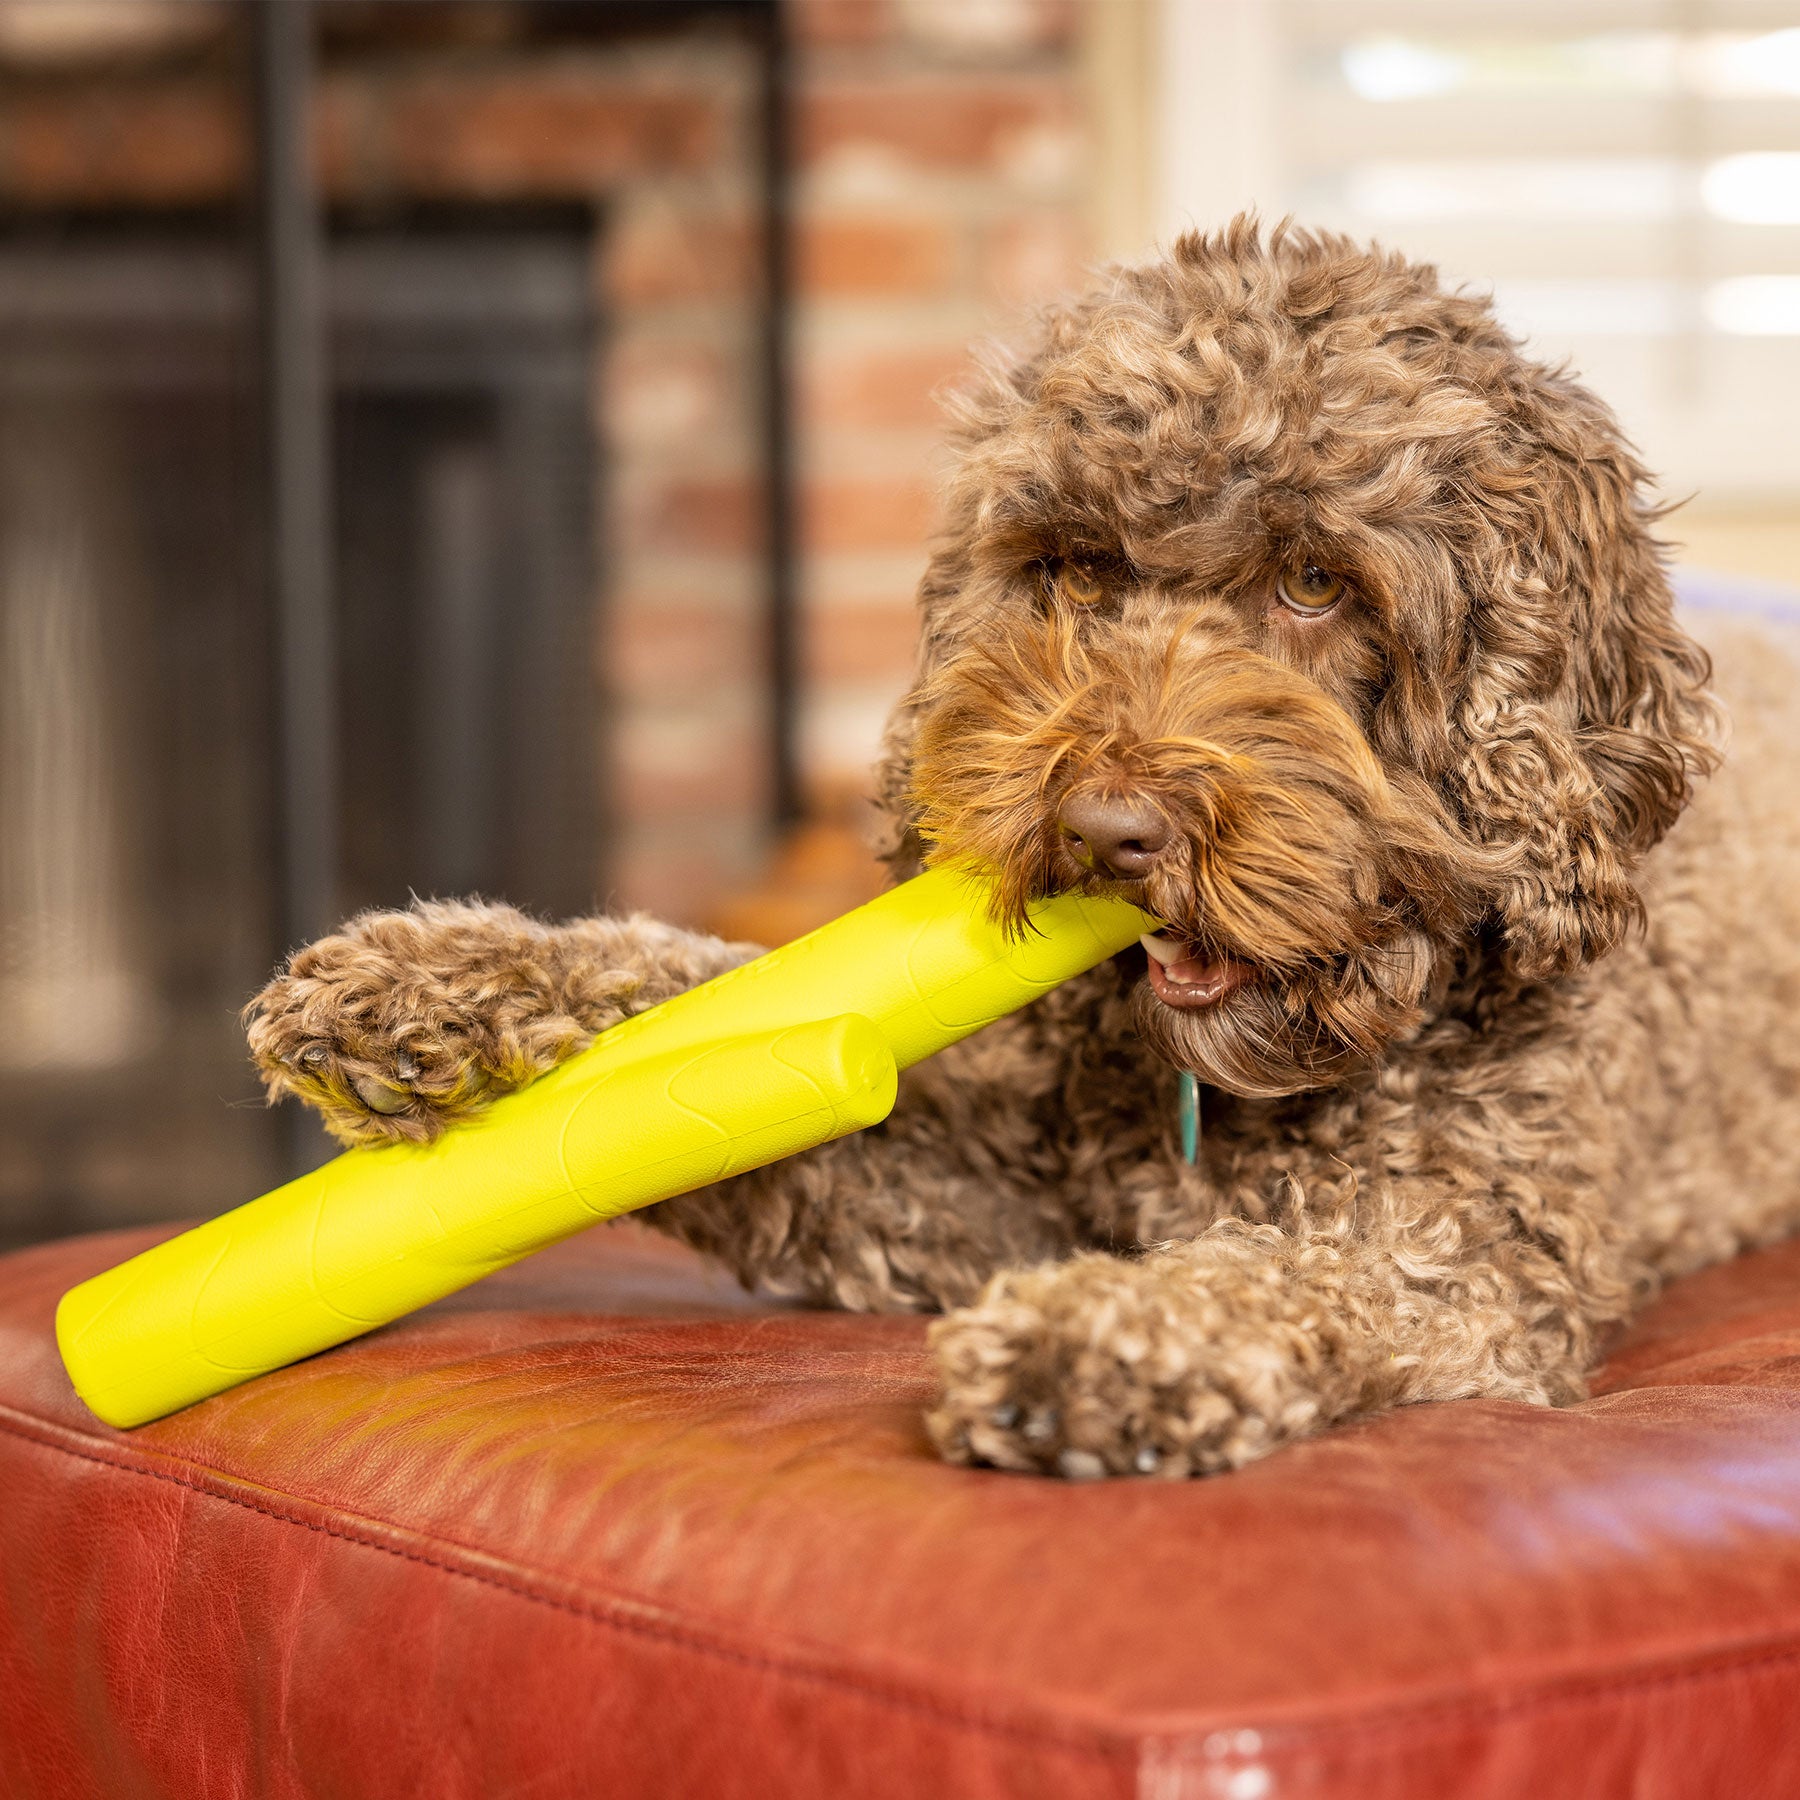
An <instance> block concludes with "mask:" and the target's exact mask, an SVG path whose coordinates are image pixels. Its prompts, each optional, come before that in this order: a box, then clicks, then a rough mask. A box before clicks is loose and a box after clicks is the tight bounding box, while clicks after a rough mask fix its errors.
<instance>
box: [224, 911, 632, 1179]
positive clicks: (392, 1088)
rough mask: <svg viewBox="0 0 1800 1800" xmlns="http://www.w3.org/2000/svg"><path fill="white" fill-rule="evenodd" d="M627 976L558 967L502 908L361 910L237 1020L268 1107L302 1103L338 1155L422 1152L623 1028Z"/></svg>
mask: <svg viewBox="0 0 1800 1800" xmlns="http://www.w3.org/2000/svg"><path fill="white" fill-rule="evenodd" d="M642 985H643V978H642V975H641V973H640V972H638V971H634V970H631V969H628V968H618V969H611V970H608V969H605V968H604V967H602V968H598V969H596V968H594V967H591V966H588V967H580V966H576V967H571V966H569V958H568V957H567V956H566V955H565V954H563V953H562V951H561V948H560V945H559V942H558V939H557V937H556V934H555V932H554V929H553V928H551V927H547V926H542V925H539V924H537V923H536V922H535V921H533V920H531V919H528V918H526V917H525V916H524V915H523V914H521V913H518V912H515V911H513V910H512V909H511V908H509V907H497V906H482V905H479V904H470V905H457V904H451V903H441V902H432V903H424V904H421V905H418V906H415V907H414V908H413V910H412V911H410V912H403V913H401V912H392V913H365V914H364V915H362V916H361V917H360V918H357V919H353V920H352V921H351V922H350V924H348V925H347V926H345V928H344V929H343V931H342V932H340V933H338V934H337V935H335V936H333V937H328V938H322V939H320V940H319V941H318V942H317V943H315V944H311V945H309V946H307V948H306V949H304V950H301V951H298V952H296V953H295V955H294V957H293V958H292V960H291V961H290V962H289V963H288V966H287V967H286V968H285V969H283V970H282V971H281V972H280V973H279V974H278V975H276V977H275V979H274V980H273V981H271V982H270V983H269V984H268V986H267V987H265V988H264V989H263V991H262V992H261V993H260V994H258V995H257V997H256V998H255V999H254V1000H252V1001H251V1002H250V1005H249V1006H248V1007H247V1008H246V1009H245V1020H246V1025H247V1034H248V1038H249V1043H250V1052H251V1055H252V1057H253V1058H254V1060H255V1062H256V1066H257V1070H258V1073H259V1074H260V1075H261V1077H262V1080H263V1085H264V1086H265V1087H266V1088H267V1089H268V1091H269V1097H270V1098H271V1100H274V1099H279V1098H280V1097H281V1096H282V1095H284V1094H292V1095H294V1096H295V1097H296V1098H297V1099H299V1100H302V1101H304V1102H305V1103H306V1104H307V1105H309V1106H312V1107H315V1108H316V1109H317V1110H318V1112H319V1114H320V1116H321V1118H322V1119H323V1120H324V1123H325V1126H326V1129H327V1130H328V1131H330V1132H331V1134H332V1136H333V1137H335V1138H336V1139H337V1140H338V1141H339V1142H340V1143H343V1144H367V1143H382V1142H395V1141H403V1140H409V1141H412V1142H415V1143H421V1142H424V1141H426V1140H428V1139H430V1138H432V1137H434V1136H435V1135H436V1134H437V1133H438V1132H439V1131H440V1130H441V1129H442V1128H443V1127H444V1126H446V1125H448V1124H452V1123H454V1122H455V1121H456V1120H458V1119H460V1118H463V1117H466V1116H467V1115H468V1114H470V1113H472V1112H474V1111H476V1110H477V1109H478V1108H480V1107H481V1106H483V1105H485V1104H486V1103H487V1102H488V1101H489V1100H490V1099H492V1098H493V1097H494V1096H495V1095H497V1094H501V1093H505V1092H507V1091H508V1090H510V1089H512V1088H516V1087H520V1086H522V1085H523V1084H524V1083H525V1082H527V1081H529V1080H531V1079H532V1078H533V1077H534V1076H535V1075H538V1074H541V1073H542V1072H543V1071H544V1070H546V1069H549V1068H552V1067H554V1066H555V1065H556V1064H557V1063H559V1062H561V1061H562V1060H563V1059H564V1058H565V1057H567V1056H569V1055H570V1054H572V1053H573V1052H574V1051H575V1050H578V1049H580V1048H581V1047H582V1046H583V1045H585V1044H586V1043H587V1042H588V1041H589V1039H590V1038H591V1037H592V1035H593V1034H594V1032H595V1031H597V1030H599V1029H601V1028H603V1027H604V1026H605V1025H607V1024H610V1023H612V1022H613V1021H614V1020H616V1019H618V1018H620V1017H623V1016H624V1013H625V1010H626V1006H627V1002H628V1001H629V1000H630V998H631V997H632V996H633V995H635V994H636V993H637V992H638V991H639V990H640V988H641V987H642Z"/></svg>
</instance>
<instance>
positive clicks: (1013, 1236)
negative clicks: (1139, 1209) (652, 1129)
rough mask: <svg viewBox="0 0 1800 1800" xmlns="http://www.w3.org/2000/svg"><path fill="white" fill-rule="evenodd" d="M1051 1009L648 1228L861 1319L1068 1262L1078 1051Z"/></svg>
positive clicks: (992, 1034)
mask: <svg viewBox="0 0 1800 1800" xmlns="http://www.w3.org/2000/svg"><path fill="white" fill-rule="evenodd" d="M1053 1003H1054V1001H1053V1002H1052V1003H1050V1004H1053ZM1046 1004H1047V1003H1046V1002H1042V1001H1040V1002H1039V1003H1038V1005H1037V1006H1034V1007H1031V1008H1028V1009H1027V1010H1026V1011H1025V1012H1023V1013H1018V1014H1014V1015H1013V1016H1012V1017H1010V1018H1005V1019H1001V1020H999V1021H998V1022H996V1023H995V1024H993V1025H990V1026H988V1027H987V1028H986V1029H985V1030H983V1031H982V1032H980V1033H979V1034H978V1035H977V1036H975V1037H972V1038H968V1039H966V1040H964V1041H963V1042H962V1043H960V1044H953V1045H952V1046H951V1047H950V1048H949V1049H947V1050H944V1051H942V1052H940V1053H939V1054H938V1055H937V1056H934V1057H932V1058H931V1059H930V1060H929V1061H927V1062H924V1063H921V1064H919V1065H918V1066H917V1067H916V1068H913V1069H909V1070H907V1071H906V1072H905V1073H903V1074H902V1076H901V1078H900V1098H899V1101H898V1103H897V1105H896V1106H895V1108H894V1111H893V1113H892V1115H891V1116H890V1117H889V1118H888V1119H887V1120H886V1121H885V1122H884V1123H882V1124H880V1125H877V1126H875V1127H873V1128H872V1129H870V1130H868V1131H860V1132H857V1133H855V1134H854V1135H853V1136H851V1137H847V1138H841V1139H839V1140H838V1141H837V1142H835V1143H831V1144H822V1145H820V1146H819V1147H818V1148H817V1149H816V1150H810V1151H807V1152H806V1153H805V1154H804V1155H802V1156H796V1157H791V1158H789V1159H788V1160H787V1161H785V1162H779V1163H772V1164H770V1165H769V1166H768V1167H767V1168H764V1169H756V1170H752V1171H751V1172H750V1173H749V1174H747V1175H740V1176H738V1177H737V1178H736V1179H735V1180H733V1181H730V1182H726V1183H723V1184H721V1185H720V1186H718V1187H714V1188H705V1189H702V1190H700V1191H699V1192H697V1193H693V1194H684V1195H682V1196H681V1197H680V1198H678V1199H674V1200H668V1201H665V1202H664V1203H663V1204H662V1205H660V1206H656V1207H652V1208H651V1209H650V1210H649V1211H648V1212H646V1213H645V1214H644V1219H645V1221H646V1223H648V1224H651V1225H654V1226H656V1227H657V1228H658V1229H659V1230H662V1231H668V1232H671V1233H672V1234H674V1235H675V1236H677V1237H680V1238H682V1239H683V1240H684V1241H685V1242H687V1243H690V1244H692V1245H694V1246H695V1247H696V1248H697V1249H700V1250H704V1251H706V1252H707V1253H708V1254H710V1255H713V1256H716V1257H718V1258H719V1259H720V1260H721V1261H723V1262H725V1263H726V1264H728V1265H729V1266H730V1267H731V1268H732V1269H733V1270H735V1272H736V1273H737V1275H738V1276H739V1278H740V1279H741V1280H742V1281H743V1282H744V1284H745V1285H746V1286H753V1285H757V1284H759V1283H761V1284H764V1285H768V1286H772V1287H775V1288H777V1289H780V1290H783V1291H786V1292H791V1293H798V1294H803V1295H805V1296H806V1297H807V1298H809V1299H812V1300H815V1301H818V1302H820V1303H822V1304H826V1305H831V1306H842V1307H847V1308H850V1309H852V1310H854V1311H858V1312H870V1311H878V1312H892V1311H924V1310H932V1309H935V1308H939V1307H944V1306H956V1305H962V1304H964V1303H966V1302H968V1301H971V1300H973V1299H974V1298H975V1296H976V1295H977V1294H978V1293H980V1291H981V1289H982V1286H983V1284H984V1283H986V1282H987V1281H988V1280H989V1279H990V1278H991V1277H992V1276H993V1275H994V1274H995V1273H996V1272H997V1271H998V1270H1001V1269H1005V1268H1016V1267H1019V1266H1021V1265H1023V1264H1027V1263H1032V1262H1038V1261H1043V1260H1047V1259H1050V1258H1054V1257H1058V1256H1066V1255H1067V1254H1068V1253H1069V1252H1070V1251H1071V1250H1072V1249H1074V1248H1075V1246H1076V1243H1077V1241H1078V1236H1077V1225H1076V1222H1075V1220H1074V1218H1073V1217H1072V1216H1071V1214H1070V1213H1069V1212H1068V1210H1067V1208H1066V1206H1065V1204H1064V1202H1063V1198H1062V1185H1063V1177H1064V1173H1065V1170H1064V1158H1065V1151H1064V1149H1063V1148H1062V1147H1061V1144H1060V1136H1061V1134H1059V1132H1058V1131H1057V1128H1056V1123H1057V1121H1056V1112H1057V1109H1058V1105H1059V1099H1060V1094H1061V1087H1062V1078H1063V1071H1064V1068H1065V1064H1066V1055H1065V1054H1063V1053H1062V1052H1061V1050H1060V1049H1059V1035H1058V1033H1057V1031H1056V1030H1055V1029H1052V1028H1048V1027H1047V1024H1046V1021H1045V1020H1044V1018H1043V1017H1042V1010H1043V1009H1044V1008H1045V1006H1046Z"/></svg>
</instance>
